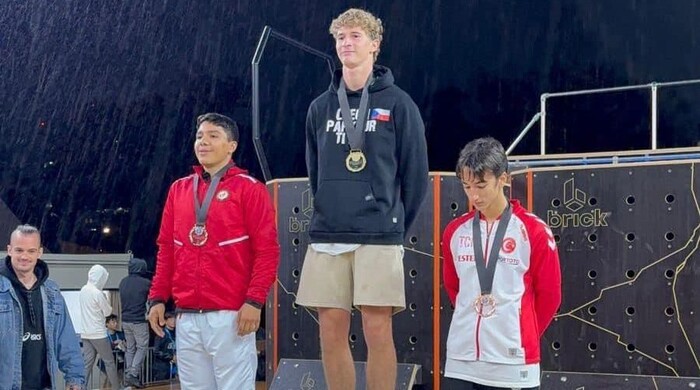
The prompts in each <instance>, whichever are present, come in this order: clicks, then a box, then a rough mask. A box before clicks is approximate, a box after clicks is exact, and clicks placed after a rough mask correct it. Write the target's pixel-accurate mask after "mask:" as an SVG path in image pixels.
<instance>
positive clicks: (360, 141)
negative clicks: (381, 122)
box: [338, 75, 372, 150]
mask: <svg viewBox="0 0 700 390" xmlns="http://www.w3.org/2000/svg"><path fill="white" fill-rule="evenodd" d="M371 83H372V76H371V75H370V77H369V78H368V79H367V82H366V83H365V86H364V87H363V88H362V97H361V98H360V107H359V108H358V110H357V121H355V123H354V124H353V123H352V115H351V114H350V104H349V103H348V94H347V92H346V91H345V81H344V80H343V78H342V77H341V78H340V86H338V104H339V105H340V112H341V114H342V115H343V124H344V125H345V132H346V133H347V134H348V144H350V150H362V147H363V146H364V144H365V126H366V125H367V114H368V112H367V105H368V104H369V85H370V84H371Z"/></svg>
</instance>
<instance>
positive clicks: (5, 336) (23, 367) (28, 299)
mask: <svg viewBox="0 0 700 390" xmlns="http://www.w3.org/2000/svg"><path fill="white" fill-rule="evenodd" d="M7 253H8V256H7V257H6V258H5V262H4V264H2V265H0V351H2V353H0V373H2V375H0V389H53V390H55V389H57V386H56V375H57V374H58V371H59V370H60V371H61V372H62V373H63V377H64V380H65V383H66V388H67V389H69V390H80V389H82V388H83V385H84V383H85V375H84V370H85V365H84V364H83V359H82V355H81V353H80V343H79V341H78V337H77V336H76V333H75V330H74V329H73V323H72V322H71V319H70V316H69V315H68V308H67V307H66V303H65V301H64V300H63V297H62V296H61V292H60V290H59V288H58V285H57V284H56V283H55V282H54V281H52V280H50V279H49V267H48V266H47V265H46V263H45V262H43V261H41V259H39V258H40V257H41V255H42V253H43V249H42V247H41V235H40V234H39V230H37V228H35V227H34V226H30V225H20V226H17V228H16V229H15V230H14V231H13V232H12V234H11V235H10V244H9V245H8V246H7Z"/></svg>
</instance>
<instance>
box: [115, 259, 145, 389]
mask: <svg viewBox="0 0 700 390" xmlns="http://www.w3.org/2000/svg"><path fill="white" fill-rule="evenodd" d="M147 276H148V266H147V265H146V261H145V260H143V259H139V258H133V259H131V260H129V275H127V276H125V277H124V278H123V279H122V280H121V282H119V299H120V301H121V304H122V329H123V330H124V337H126V354H125V358H126V368H125V376H124V382H125V384H126V385H129V386H134V387H141V386H142V382H141V380H140V379H139V374H140V373H141V368H142V366H143V361H144V360H145V357H146V352H147V351H148V336H149V332H148V321H147V320H146V301H148V291H149V290H150V288H151V280H150V279H148V278H147Z"/></svg>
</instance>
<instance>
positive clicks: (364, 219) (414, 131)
mask: <svg viewBox="0 0 700 390" xmlns="http://www.w3.org/2000/svg"><path fill="white" fill-rule="evenodd" d="M341 77H342V71H341V70H338V71H336V74H335V77H334V78H333V81H332V83H331V85H330V88H329V89H328V90H327V91H326V92H324V93H323V94H321V95H320V96H319V97H317V98H316V99H315V100H314V101H313V102H312V103H311V105H310V106H309V110H308V113H307V117H306V141H307V144H306V165H307V169H308V173H309V182H310V185H311V191H312V195H313V197H314V213H313V216H312V218H311V227H310V230H309V236H310V238H311V242H312V243H351V244H353V243H354V244H381V245H390V244H402V243H403V241H404V235H405V233H406V231H407V230H408V228H409V227H410V226H411V223H412V222H413V220H414V219H415V217H416V214H417V213H418V210H419V208H420V206H421V203H422V202H423V198H424V197H425V194H426V192H427V188H428V154H427V147H426V142H425V127H424V125H423V120H422V119H421V116H420V112H419V111H418V107H417V106H416V104H415V103H414V102H413V100H411V98H410V96H408V94H406V93H405V92H404V91H403V90H401V89H400V88H399V87H397V86H396V85H394V76H393V75H392V74H391V71H390V70H389V69H388V68H386V67H383V66H376V65H375V67H374V73H373V77H374V80H373V82H372V84H371V85H370V87H369V105H368V113H366V114H367V121H366V125H365V131H364V134H365V142H364V143H365V145H364V148H363V153H364V154H365V156H366V160H367V166H366V167H365V168H364V169H363V170H362V171H360V172H357V173H353V172H350V171H349V170H348V169H347V168H346V166H345V159H346V157H347V155H348V152H349V150H350V146H349V145H348V142H347V137H346V134H345V126H344V125H343V121H342V115H341V114H340V108H339V104H338V94H337V89H338V85H339V82H340V78H341ZM360 96H361V91H355V92H352V91H348V101H349V104H350V108H351V110H352V111H353V112H356V111H357V108H358V106H359V105H360V103H359V102H360ZM353 115H356V114H353Z"/></svg>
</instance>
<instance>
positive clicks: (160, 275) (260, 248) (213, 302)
mask: <svg viewBox="0 0 700 390" xmlns="http://www.w3.org/2000/svg"><path fill="white" fill-rule="evenodd" d="M194 170H195V173H194V174H192V175H189V176H187V177H184V178H181V179H179V180H177V181H175V182H174V183H173V184H172V185H171V186H170V191H169V192H168V199H167V200H166V202H165V208H164V210H163V218H162V222H161V227H160V233H159V235H158V258H157V263H156V274H155V277H154V278H153V283H152V285H151V290H150V294H149V299H150V300H154V301H167V300H168V298H170V297H171V296H172V297H173V298H174V299H175V304H176V305H177V307H178V309H186V310H238V309H240V307H241V306H242V305H243V303H244V302H245V301H246V300H251V301H254V302H257V303H259V304H261V305H262V304H264V303H265V299H266V298H267V293H268V291H269V289H270V286H271V285H272V283H273V282H274V281H275V278H276V275H277V265H278V263H279V255H280V249H279V244H278V242H277V228H276V226H275V212H274V209H273V206H272V201H271V199H270V195H269V193H268V191H267V188H266V187H265V185H264V184H262V183H260V182H259V181H257V180H255V179H254V178H252V177H250V176H248V174H247V173H248V172H247V171H245V170H243V169H241V168H238V167H236V166H234V167H231V168H230V169H229V170H228V171H227V172H226V174H224V176H223V177H222V178H221V181H220V182H219V185H218V187H217V189H216V192H215V193H214V197H213V199H212V202H211V206H210V207H209V212H208V213H207V219H206V229H207V232H208V234H209V237H208V239H207V241H206V243H205V244H204V245H203V246H200V247H197V246H194V245H192V244H191V243H190V239H189V233H190V230H191V229H192V227H193V226H194V225H195V211H194V197H193V193H192V191H193V185H194V180H193V179H194V175H200V180H199V186H198V188H197V191H198V194H199V199H200V202H203V199H204V195H205V193H206V191H207V188H209V184H210V182H209V181H205V180H203V179H202V177H201V175H202V173H203V169H202V167H199V166H196V167H194Z"/></svg>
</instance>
